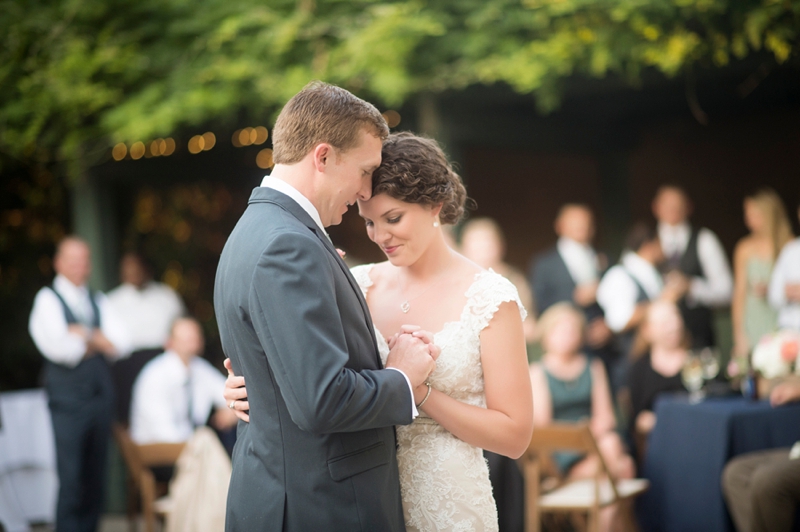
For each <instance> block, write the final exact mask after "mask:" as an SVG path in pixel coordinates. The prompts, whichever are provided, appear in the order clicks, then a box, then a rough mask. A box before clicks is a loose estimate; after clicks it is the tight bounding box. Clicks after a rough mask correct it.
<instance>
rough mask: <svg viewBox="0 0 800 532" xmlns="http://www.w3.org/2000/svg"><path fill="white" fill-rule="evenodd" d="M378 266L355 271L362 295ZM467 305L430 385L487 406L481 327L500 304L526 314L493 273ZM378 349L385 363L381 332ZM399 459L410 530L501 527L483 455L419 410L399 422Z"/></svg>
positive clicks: (446, 337)
mask: <svg viewBox="0 0 800 532" xmlns="http://www.w3.org/2000/svg"><path fill="white" fill-rule="evenodd" d="M373 266H374V265H372V264H369V265H365V266H357V267H355V268H353V269H352V272H353V276H354V277H355V279H356V281H357V282H358V284H359V286H360V287H361V290H362V292H363V294H364V297H366V296H367V291H368V289H369V288H370V287H371V286H372V279H371V278H370V276H369V272H370V270H371V269H372V267H373ZM464 295H465V297H466V304H465V305H464V308H463V310H462V312H461V317H460V318H459V320H458V321H451V322H447V323H445V325H444V327H443V328H442V330H441V331H439V332H437V333H436V334H435V335H434V342H435V343H436V345H438V346H439V347H440V348H441V349H442V352H441V354H440V355H439V358H438V360H437V361H436V370H435V371H434V372H433V373H432V374H431V375H430V378H429V379H428V380H429V382H430V384H431V386H432V387H433V388H435V389H437V390H439V391H441V392H444V393H446V394H447V395H449V396H450V397H453V398H454V399H457V400H459V401H461V402H463V403H467V404H470V405H474V406H479V407H484V408H485V407H486V396H485V394H484V386H483V368H482V365H481V345H480V334H481V331H482V330H483V329H484V328H486V326H487V325H489V322H490V321H491V319H492V317H493V316H494V313H495V312H497V309H498V308H499V307H500V304H502V303H504V302H507V301H513V302H515V303H516V304H517V306H518V307H519V309H520V315H521V317H522V319H523V320H524V319H525V315H526V313H525V309H524V308H523V306H522V303H521V302H520V300H519V294H518V293H517V290H516V288H515V287H514V285H513V284H512V283H511V282H510V281H508V280H507V279H506V278H505V277H503V276H501V275H499V274H497V273H495V272H494V271H492V270H488V271H482V272H480V273H478V274H476V275H475V280H474V281H473V283H472V284H471V285H470V287H469V288H468V289H467V291H466V293H465V294H464ZM376 333H377V338H378V350H379V351H380V354H381V359H382V360H383V362H384V363H385V362H386V357H387V355H388V353H389V346H388V344H387V343H386V340H385V338H384V336H383V335H382V334H381V332H380V331H378V330H377V328H376ZM397 441H398V450H397V461H398V467H399V469H400V488H401V493H402V497H403V509H404V512H405V518H406V528H407V530H408V531H409V532H411V531H414V530H420V531H423V530H424V531H432V530H437V531H440V530H452V531H459V532H461V531H463V532H469V531H476V532H477V531H491V530H497V510H496V507H495V503H494V498H493V497H492V487H491V484H490V483H489V474H488V468H487V466H486V461H485V459H484V458H483V452H482V450H481V449H478V448H477V447H473V446H472V445H470V444H468V443H466V442H464V441H462V440H460V439H458V438H456V437H455V436H453V435H452V434H451V433H450V432H448V431H447V430H445V429H444V428H443V427H441V426H440V425H439V424H438V423H437V422H436V421H434V420H433V419H431V418H430V417H428V416H426V415H425V413H424V412H420V416H419V417H417V418H416V419H415V420H414V422H413V423H412V424H411V425H406V426H398V427H397Z"/></svg>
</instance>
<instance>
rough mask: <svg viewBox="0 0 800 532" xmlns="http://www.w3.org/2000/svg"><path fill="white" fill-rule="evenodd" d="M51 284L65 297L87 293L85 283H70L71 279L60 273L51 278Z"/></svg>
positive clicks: (80, 295)
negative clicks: (80, 284) (78, 284)
mask: <svg viewBox="0 0 800 532" xmlns="http://www.w3.org/2000/svg"><path fill="white" fill-rule="evenodd" d="M53 286H54V287H55V289H56V290H57V291H58V293H59V294H61V295H62V296H63V297H65V298H68V297H69V298H71V297H86V296H87V294H88V293H89V291H88V290H87V289H86V285H83V286H76V285H74V284H72V281H70V280H69V279H67V278H66V277H64V276H63V275H61V274H58V275H56V278H55V279H53Z"/></svg>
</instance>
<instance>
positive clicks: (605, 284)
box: [597, 223, 688, 392]
mask: <svg viewBox="0 0 800 532" xmlns="http://www.w3.org/2000/svg"><path fill="white" fill-rule="evenodd" d="M663 258H664V255H663V253H662V251H661V243H660V242H659V238H658V234H657V233H656V231H655V229H653V228H652V227H651V226H649V225H647V224H644V223H637V224H635V225H634V226H633V228H632V229H631V230H630V231H629V233H628V236H627V238H626V239H625V251H624V252H623V254H622V258H621V259H620V262H619V264H617V265H616V266H613V267H612V268H611V269H609V270H608V272H606V274H605V275H604V276H603V279H602V280H601V281H600V286H599V287H598V289H597V302H598V303H599V304H600V306H601V307H602V308H603V311H604V312H605V320H606V323H607V324H608V326H609V328H610V329H611V330H612V331H614V333H615V334H617V343H618V348H619V352H620V357H619V358H618V359H617V361H616V363H615V364H614V365H613V366H612V369H611V372H610V375H609V377H610V379H611V385H612V388H613V389H614V391H615V392H616V391H617V390H619V389H621V388H623V387H625V386H626V385H627V381H628V378H627V372H628V368H629V367H630V360H631V357H632V356H633V355H634V354H636V353H633V350H634V341H635V339H636V333H637V330H638V328H639V326H640V325H641V324H642V322H643V321H644V318H645V315H646V313H647V307H648V304H649V303H650V302H651V301H655V300H656V299H659V298H665V299H667V300H670V301H677V300H679V299H680V298H681V297H682V296H683V295H684V294H685V293H686V290H687V289H688V283H687V282H686V281H685V278H683V276H680V275H673V276H670V277H669V278H668V279H667V280H666V283H665V280H664V279H662V277H661V274H660V273H659V271H658V269H657V268H656V266H657V265H658V264H660V263H661V261H662V260H663Z"/></svg>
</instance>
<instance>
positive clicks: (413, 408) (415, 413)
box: [386, 368, 419, 419]
mask: <svg viewBox="0 0 800 532" xmlns="http://www.w3.org/2000/svg"><path fill="white" fill-rule="evenodd" d="M386 369H393V370H395V371H397V372H399V373H400V375H402V376H403V378H404V379H405V380H406V384H408V391H409V393H410V394H411V419H416V417H417V416H419V410H417V405H416V404H415V403H414V388H412V387H411V380H410V379H409V378H408V375H406V374H405V373H404V372H403V371H402V370H400V369H397V368H386Z"/></svg>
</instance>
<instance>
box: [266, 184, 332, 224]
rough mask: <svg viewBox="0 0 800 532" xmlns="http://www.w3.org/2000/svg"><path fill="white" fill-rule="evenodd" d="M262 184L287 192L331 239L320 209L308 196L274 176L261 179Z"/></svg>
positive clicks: (283, 192)
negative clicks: (320, 215) (320, 214)
mask: <svg viewBox="0 0 800 532" xmlns="http://www.w3.org/2000/svg"><path fill="white" fill-rule="evenodd" d="M261 186H262V187H266V188H271V189H273V190H277V191H278V192H280V193H282V194H286V195H287V196H289V197H290V198H292V199H293V200H294V201H295V202H296V203H297V204H298V205H300V207H301V208H302V209H303V210H304V211H306V212H307V213H308V215H309V216H311V219H312V220H314V223H316V224H317V225H318V226H319V228H320V229H322V233H323V234H324V235H325V236H327V237H328V240H330V237H329V236H328V232H327V231H326V230H325V227H324V226H323V225H322V219H321V218H320V217H319V211H317V208H316V207H314V204H313V203H311V201H309V199H308V198H307V197H305V196H303V194H301V193H300V191H299V190H297V189H296V188H294V187H293V186H292V185H290V184H289V183H287V182H286V181H283V180H282V179H278V178H277V177H272V176H264V179H263V180H262V181H261Z"/></svg>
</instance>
